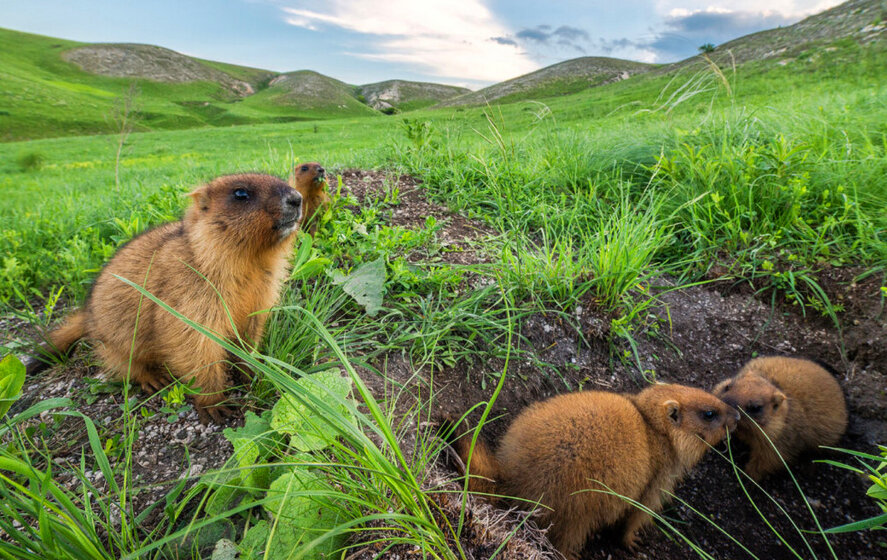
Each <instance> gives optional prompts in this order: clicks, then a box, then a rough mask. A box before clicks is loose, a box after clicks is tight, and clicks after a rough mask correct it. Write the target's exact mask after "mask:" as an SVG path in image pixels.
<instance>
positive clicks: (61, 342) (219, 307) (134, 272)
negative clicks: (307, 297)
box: [28, 174, 302, 421]
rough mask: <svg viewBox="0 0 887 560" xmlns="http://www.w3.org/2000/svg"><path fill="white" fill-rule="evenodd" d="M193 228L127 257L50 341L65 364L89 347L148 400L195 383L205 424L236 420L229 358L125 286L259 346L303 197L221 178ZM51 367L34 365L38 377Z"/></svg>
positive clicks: (175, 230)
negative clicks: (174, 382) (229, 416)
mask: <svg viewBox="0 0 887 560" xmlns="http://www.w3.org/2000/svg"><path fill="white" fill-rule="evenodd" d="M190 196H191V199H192V204H191V206H190V207H189V208H188V210H187V211H186V213H185V217H184V219H183V220H181V221H179V222H173V223H168V224H164V225H162V226H159V227H157V228H155V229H152V230H149V231H147V232H145V233H142V234H141V235H139V236H137V237H135V238H134V239H133V240H132V241H130V242H129V243H127V244H126V245H125V246H123V247H121V248H120V250H118V251H117V253H116V254H115V255H114V257H113V258H112V259H111V260H110V261H109V262H108V264H107V265H106V266H105V268H104V269H103V270H102V272H101V273H100V274H99V276H98V278H97V279H96V281H95V285H94V286H93V288H92V291H91V293H90V295H89V297H88V299H87V301H86V303H85V304H84V306H83V307H82V308H81V309H80V310H79V311H77V312H75V313H74V314H73V315H71V316H70V317H69V318H68V319H67V320H66V321H65V322H64V323H63V324H62V325H61V326H60V327H59V328H58V329H56V330H54V331H52V332H51V333H50V334H49V337H48V339H49V344H47V345H46V347H45V349H46V350H47V351H48V353H51V354H53V353H54V354H61V353H64V352H66V351H67V349H68V347H69V346H70V345H71V344H73V343H74V342H76V341H77V340H78V339H80V338H82V337H87V338H90V339H92V340H93V341H95V342H96V343H97V344H96V345H95V351H96V353H97V354H98V355H99V357H100V358H101V360H102V362H103V363H104V365H105V367H106V369H107V370H108V373H109V375H110V376H112V377H116V378H117V379H127V378H128V379H130V380H131V381H132V382H134V383H138V384H140V385H141V386H142V388H143V389H144V390H146V391H148V392H153V391H156V390H157V389H159V388H161V387H163V386H164V385H165V384H166V383H167V382H168V381H169V375H168V374H171V375H172V376H174V377H176V378H179V379H181V380H183V381H190V380H193V382H194V386H195V387H197V388H199V390H200V394H198V395H196V396H195V398H194V401H195V404H196V405H197V410H198V412H199V413H200V415H201V419H202V420H203V421H206V420H207V414H208V415H209V416H212V417H213V418H214V419H217V420H218V419H219V417H220V414H221V413H223V412H226V411H227V409H225V408H223V407H215V405H217V404H218V403H219V402H221V401H222V400H223V399H224V395H223V393H224V391H225V389H226V388H227V386H228V381H227V373H228V366H229V365H230V361H229V355H228V352H227V351H226V350H225V349H224V348H222V347H221V346H219V345H218V344H216V343H215V342H213V341H211V340H210V339H209V338H207V337H205V336H204V335H202V334H200V333H199V332H197V331H196V330H194V329H191V328H190V327H188V326H187V325H186V324H185V323H183V322H182V321H180V320H178V319H177V318H176V317H174V316H173V315H172V314H170V313H168V312H166V311H165V310H164V309H162V308H161V307H159V306H158V305H156V304H154V303H153V302H151V301H150V300H149V299H147V298H144V297H142V295H141V294H140V293H139V292H138V291H137V290H135V289H133V288H132V287H131V286H129V285H127V284H125V283H124V282H121V281H120V279H119V278H117V277H120V278H125V279H127V280H130V281H131V282H134V283H136V284H138V285H141V286H143V287H144V288H145V289H146V290H147V291H148V292H149V293H151V294H152V295H154V296H155V297H157V298H158V299H160V300H161V301H163V302H164V303H166V304H168V305H169V306H170V307H172V308H173V309H175V310H177V311H178V312H179V313H181V314H182V315H184V316H185V317H187V318H189V319H191V320H193V321H195V322H197V323H199V324H201V325H203V326H205V327H207V328H209V329H210V330H212V331H214V332H215V333H217V334H218V335H219V336H221V337H223V338H226V339H228V340H231V341H233V342H235V343H238V344H239V343H240V341H241V340H243V341H246V342H247V343H249V344H258V343H259V342H260V341H261V338H262V333H263V330H264V326H265V320H266V319H267V314H266V313H257V312H260V311H263V310H266V309H268V308H270V307H271V306H273V305H274V304H275V303H276V302H277V298H278V295H279V292H280V288H281V286H282V284H283V281H284V279H285V277H286V272H287V269H288V266H289V260H288V257H289V254H290V252H291V249H292V241H293V238H294V235H293V233H294V232H295V231H296V230H297V229H298V224H299V220H300V219H301V217H302V197H301V195H300V194H299V193H298V192H297V191H296V190H294V189H293V188H291V187H290V186H289V185H288V184H287V183H286V182H284V181H282V180H281V179H278V178H277V177H272V176H270V175H261V174H240V175H227V176H223V177H219V178H217V179H215V180H213V181H211V182H210V183H208V184H207V185H205V186H202V187H200V188H198V189H196V190H195V191H194V192H192V193H191V194H190ZM43 367H45V366H44V365H43V364H41V363H40V362H36V361H32V362H31V364H30V365H29V368H28V371H29V373H35V372H36V371H39V370H40V369H43Z"/></svg>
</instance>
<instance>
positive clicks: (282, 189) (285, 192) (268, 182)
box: [186, 173, 302, 250]
mask: <svg viewBox="0 0 887 560" xmlns="http://www.w3.org/2000/svg"><path fill="white" fill-rule="evenodd" d="M189 196H190V197H191V198H192V199H193V201H194V203H193V205H192V207H191V208H190V209H189V211H188V215H187V217H186V220H187V221H189V222H190V223H192V224H199V227H200V228H201V229H202V230H203V233H205V234H208V235H211V236H212V237H213V239H220V240H223V241H224V242H225V243H226V244H236V246H238V247H243V248H244V249H247V250H261V249H263V248H270V247H273V246H275V245H277V244H278V243H280V242H282V241H284V240H286V239H288V238H289V237H290V236H291V235H292V234H293V232H295V231H296V229H298V227H299V225H298V224H299V220H300V219H301V218H302V195H300V194H299V193H298V191H296V190H295V189H293V188H292V187H290V186H289V185H288V184H286V182H285V181H283V180H282V179H278V178H277V177H273V176H271V175H263V174H260V173H243V174H237V175H223V176H222V177H217V178H216V179H213V180H212V181H210V182H209V183H207V184H206V185H204V186H202V187H200V188H198V189H196V190H195V191H194V192H192V193H191V194H190V195H189Z"/></svg>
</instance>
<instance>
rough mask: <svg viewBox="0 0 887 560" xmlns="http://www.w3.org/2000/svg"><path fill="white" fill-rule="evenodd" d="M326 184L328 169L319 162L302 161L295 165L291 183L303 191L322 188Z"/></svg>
mask: <svg viewBox="0 0 887 560" xmlns="http://www.w3.org/2000/svg"><path fill="white" fill-rule="evenodd" d="M325 184H326V170H325V169H324V168H323V167H322V166H321V165H320V164H319V163H315V162H308V163H300V164H298V165H296V166H295V167H293V174H292V176H290V185H292V186H293V187H295V188H298V189H299V190H301V191H302V192H310V191H314V190H320V189H322V188H323V187H324V185H325Z"/></svg>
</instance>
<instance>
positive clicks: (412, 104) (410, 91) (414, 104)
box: [358, 80, 471, 112]
mask: <svg viewBox="0 0 887 560" xmlns="http://www.w3.org/2000/svg"><path fill="white" fill-rule="evenodd" d="M470 91H471V90H469V89H466V88H461V87H456V86H445V85H442V84H431V83H428V82H408V81H406V80H387V81H385V82H378V83H375V84H366V85H363V86H360V87H359V88H358V93H359V95H362V96H363V97H364V99H365V100H366V104H367V105H369V106H370V107H372V108H373V109H375V110H377V111H383V112H390V111H391V110H392V109H396V110H397V111H412V110H414V109H421V108H423V107H428V106H430V105H434V104H435V103H438V102H440V101H443V100H445V99H450V98H452V97H456V96H457V95H462V94H465V93H469V92H470Z"/></svg>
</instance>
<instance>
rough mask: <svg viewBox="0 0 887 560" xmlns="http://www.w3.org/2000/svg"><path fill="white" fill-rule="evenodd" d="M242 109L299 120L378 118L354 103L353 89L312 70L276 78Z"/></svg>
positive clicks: (355, 99) (357, 103)
mask: <svg viewBox="0 0 887 560" xmlns="http://www.w3.org/2000/svg"><path fill="white" fill-rule="evenodd" d="M240 104H241V105H242V106H243V107H248V108H255V109H257V110H261V111H265V112H269V113H275V114H283V115H297V116H301V117H302V118H306V119H308V118H336V117H348V116H361V115H373V114H375V115H378V114H379V113H378V112H377V111H374V110H373V109H371V108H370V107H367V106H366V105H365V104H363V103H361V102H360V101H358V100H357V88H356V86H352V85H348V84H346V83H345V82H340V81H339V80H336V79H334V78H330V77H329V76H324V75H323V74H319V73H317V72H313V71H311V70H299V71H297V72H287V73H286V74H279V75H277V76H275V77H274V78H273V79H271V81H269V82H268V87H267V88H265V89H263V90H262V91H260V92H258V93H256V94H255V95H251V96H249V97H247V98H245V99H244V100H243V101H242V102H241V103H240Z"/></svg>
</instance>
